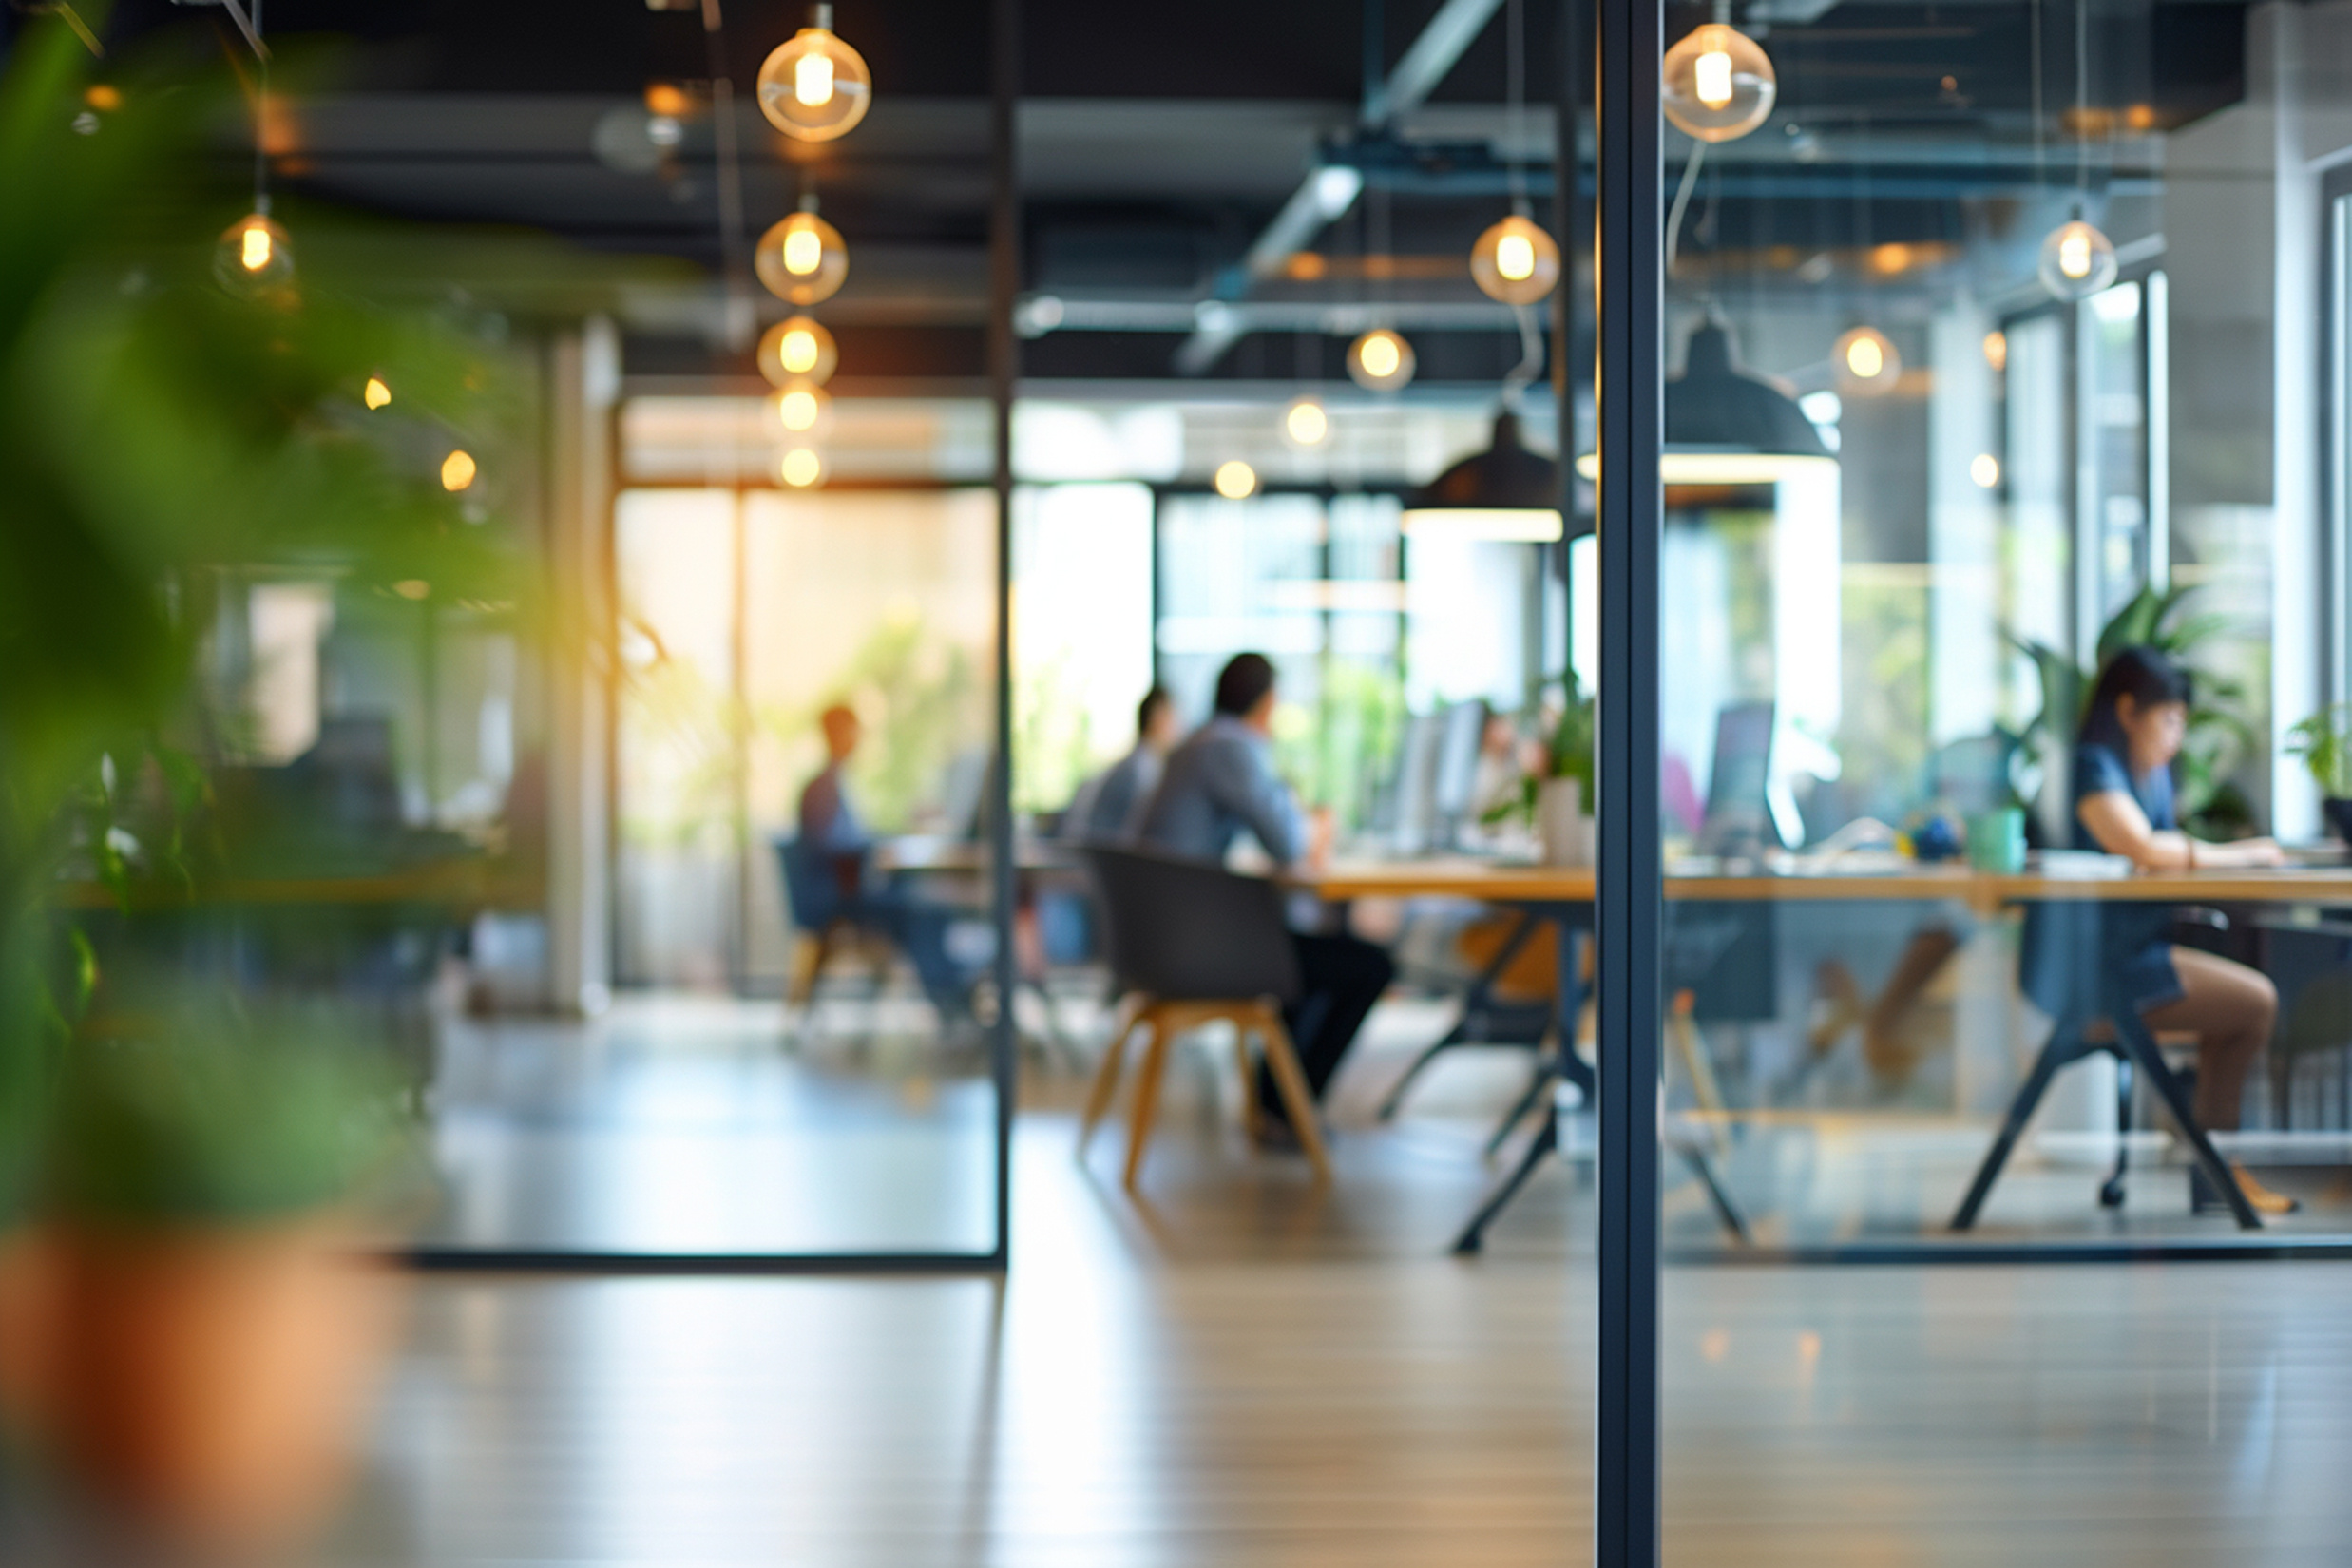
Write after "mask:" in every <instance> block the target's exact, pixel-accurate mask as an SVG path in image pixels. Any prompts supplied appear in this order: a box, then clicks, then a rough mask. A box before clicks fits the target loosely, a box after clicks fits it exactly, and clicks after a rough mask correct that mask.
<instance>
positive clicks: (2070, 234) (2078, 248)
mask: <svg viewBox="0 0 2352 1568" xmlns="http://www.w3.org/2000/svg"><path fill="white" fill-rule="evenodd" d="M2058 271H2060V272H2062V273H2064V274H2065V275H2066V276H2067V277H2090V276H2091V237H2090V236H2089V235H2087V234H2085V233H2083V232H2082V231H2081V230H2080V229H2076V228H2069V229H2068V230H2067V231H2066V233H2065V235H2064V236H2062V237H2061V238H2060V239H2059V240H2058Z"/></svg>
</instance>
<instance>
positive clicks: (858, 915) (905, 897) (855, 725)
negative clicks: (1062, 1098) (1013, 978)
mask: <svg viewBox="0 0 2352 1568" xmlns="http://www.w3.org/2000/svg"><path fill="white" fill-rule="evenodd" d="M817 723H818V725H819V727H820V728H821V729H822V730H823V731H824V733H825V766H824V768H823V769H822V770H821V771H820V772H819V773H818V774H816V776H815V777H813V778H812V779H810V780H809V782H808V783H807V784H806V785H805V786H803V787H802V789H801V792H800V839H801V842H802V843H803V844H805V845H809V846H811V847H813V849H815V850H816V851H817V852H818V853H819V854H820V855H822V857H823V858H824V861H825V865H826V869H827V870H829V871H830V872H831V874H832V887H833V890H834V892H835V894H836V896H837V898H838V903H836V904H835V905H833V906H832V908H828V909H822V910H806V911H798V914H799V917H800V918H803V919H806V920H808V921H809V922H810V923H812V924H813V925H820V926H821V925H823V924H824V923H825V922H826V921H829V920H832V919H833V918H835V917H836V916H839V917H842V918H846V919H849V920H851V921H854V922H856V923H857V924H859V925H861V926H868V927H873V928H875V929H877V930H880V931H882V932H883V933H885V934H886V935H888V936H889V938H890V940H891V941H892V942H893V943H895V944H896V945H897V947H898V948H899V950H900V951H901V952H904V953H905V954H906V955H907V958H908V962H909V963H911V964H912V965H913V966H914V968H915V975H916V977H917V978H918V979H920V980H921V981H922V983H923V990H924V994H925V995H927V996H928V997H929V998H930V1000H931V1004H932V1005H933V1006H934V1007H936V1008H937V1009H938V1010H939V1014H940V1021H941V1023H945V1024H947V1025H949V1026H952V1027H963V1026H966V1025H968V1024H969V1023H970V1022H971V1019H972V985H973V981H974V978H975V977H974V975H973V973H972V971H971V969H970V968H969V967H968V966H966V965H965V964H962V963H960V962H958V961H957V959H956V958H955V957H954V955H953V954H952V953H950V952H949V950H948V940H947V939H948V932H949V930H950V928H951V927H953V926H954V924H955V920H956V911H954V910H953V909H950V908H947V906H945V905H941V904H934V903H931V902H930V901H928V900H927V899H921V898H916V897H914V896H913V895H911V894H909V893H906V892H903V891H901V890H899V889H895V888H891V887H889V886H887V885H884V884H882V883H880V882H878V881H877V880H876V879H875V877H874V874H873V870H872V867H871V865H870V860H871V856H872V852H873V842H874V841H873V836H872V835H871V834H870V833H869V832H867V831H866V824H865V822H864V821H863V820H862V819H861V818H860V817H859V816H858V813H857V807H856V806H855V804H854V803H853V802H852V801H851V798H850V791H849V786H848V783H847V782H846V780H845V779H844V776H843V770H844V769H845V768H847V767H848V766H849V762H850V758H851V756H852V755H855V753H856V751H857V744H858V741H859V739H860V738H861V737H862V736H863V734H864V728H863V726H862V725H861V724H860V723H859V722H858V717H857V714H856V713H855V712H854V711H853V710H851V708H849V707H847V706H846V705H844V704H841V703H835V704H834V705H833V706H832V707H830V708H827V709H826V710H825V712H824V713H823V715H822V716H820V717H819V718H818V720H817Z"/></svg>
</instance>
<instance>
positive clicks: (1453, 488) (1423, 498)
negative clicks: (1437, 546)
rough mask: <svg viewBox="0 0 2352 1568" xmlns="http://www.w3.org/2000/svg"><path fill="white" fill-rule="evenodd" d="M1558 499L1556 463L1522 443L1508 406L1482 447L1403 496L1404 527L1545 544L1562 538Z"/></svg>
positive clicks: (1409, 530)
mask: <svg viewBox="0 0 2352 1568" xmlns="http://www.w3.org/2000/svg"><path fill="white" fill-rule="evenodd" d="M1561 499H1562V498H1561V494H1560V472H1559V465H1558V463H1556V462H1554V461H1553V460H1552V459H1550V458H1548V457H1545V456H1544V455H1543V454H1542V453H1540V452H1534V451H1530V450H1528V449H1527V448H1526V447H1525V446H1524V445H1522V444H1521V443H1520V437H1519V416H1518V415H1517V414H1514V413H1511V412H1510V411H1507V410H1506V411H1503V412H1501V413H1499V414H1497V415H1495V433H1494V437H1493V439H1492V440H1491V441H1489V442H1488V444H1487V447H1486V449H1485V450H1484V451H1479V452H1473V453H1471V454H1470V455H1469V456H1467V457H1465V458H1463V460H1462V461H1461V462H1459V463H1456V464H1455V465H1454V466H1453V467H1451V468H1447V469H1446V470H1445V471H1444V473H1441V474H1439V475H1438V476H1437V477H1436V478H1435V479H1432V480H1431V481H1429V483H1428V484H1426V485H1424V486H1423V487H1422V488H1420V489H1418V490H1415V491H1414V492H1413V493H1412V494H1411V495H1409V496H1407V497H1406V498H1405V532H1407V533H1414V532H1422V531H1436V530H1439V529H1444V530H1447V531H1453V532H1458V533H1461V534H1463V535H1465V536H1468V537H1476V538H1482V539H1504V540H1524V541H1528V542H1531V543H1543V542H1547V541H1550V540H1555V539H1558V538H1559V537H1560V532H1561V527H1560V501H1561Z"/></svg>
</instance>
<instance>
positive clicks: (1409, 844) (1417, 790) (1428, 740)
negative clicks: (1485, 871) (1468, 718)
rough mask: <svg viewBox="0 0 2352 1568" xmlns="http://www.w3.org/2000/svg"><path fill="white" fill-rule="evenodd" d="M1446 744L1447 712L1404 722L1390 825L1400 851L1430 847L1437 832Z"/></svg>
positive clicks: (1398, 752) (1425, 715)
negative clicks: (1441, 757)
mask: <svg viewBox="0 0 2352 1568" xmlns="http://www.w3.org/2000/svg"><path fill="white" fill-rule="evenodd" d="M1444 744H1445V710H1444V707H1442V706H1441V707H1440V708H1438V709H1437V710H1436V711H1435V712H1433V713H1425V714H1414V715H1413V716H1412V717H1409V718H1407V719H1406V720H1405V744H1404V745H1403V746H1401V747H1399V748H1398V751H1397V775H1396V792H1395V794H1396V809H1395V812H1394V815H1393V819H1392V821H1391V824H1390V832H1392V834H1393V835H1394V839H1395V846H1396V849H1397V851H1398V852H1399V853H1401V854H1412V853H1415V852H1416V851H1421V850H1425V849H1426V848H1428V846H1429V841H1430V840H1431V838H1433V837H1434V836H1435V834H1436V831H1437V775H1438V757H1439V754H1440V753H1441V752H1443V751H1444Z"/></svg>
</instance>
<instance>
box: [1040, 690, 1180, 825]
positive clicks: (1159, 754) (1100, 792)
mask: <svg viewBox="0 0 2352 1568" xmlns="http://www.w3.org/2000/svg"><path fill="white" fill-rule="evenodd" d="M1183 722H1184V719H1183V716H1182V715H1180V714H1178V713H1177V712H1176V698H1173V697H1171V696H1169V695H1168V688H1167V687H1165V686H1154V687H1153V688H1152V689H1151V690H1150V691H1148V692H1145V693H1144V694H1143V700H1142V701H1141V702H1140V703H1138V704H1137V706H1136V744H1135V750H1133V751H1131V752H1129V753H1128V754H1127V755H1125V756H1122V757H1120V758H1119V760H1118V761H1117V762H1114V763H1112V764H1111V766H1110V767H1109V768H1107V769H1105V770H1104V771H1103V772H1101V773H1100V774H1096V775H1095V776H1094V777H1093V778H1091V779H1089V780H1087V781H1086V782H1085V783H1084V784H1081V785H1080V786H1079V791H1078V794H1076V795H1074V796H1073V797H1072V798H1071V800H1070V808H1069V810H1068V811H1066V812H1064V813H1062V821H1061V837H1063V838H1065V839H1069V840H1071V841H1072V842H1074V843H1080V844H1124V843H1126V842H1127V840H1128V839H1129V838H1131V837H1132V836H1134V833H1135V830H1136V823H1137V821H1138V819H1139V818H1140V817H1141V816H1142V815H1143V808H1144V807H1145V806H1146V805H1147V804H1149V803H1150V801H1151V798H1152V792H1153V791H1155V790H1157V788H1159V774H1160V770H1161V769H1162V768H1163V767H1164V766H1165V765H1166V763H1167V759H1168V754H1169V752H1171V751H1173V750H1174V749H1175V748H1176V734H1177V731H1178V728H1179V727H1180V726H1181V725H1182V723H1183Z"/></svg>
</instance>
